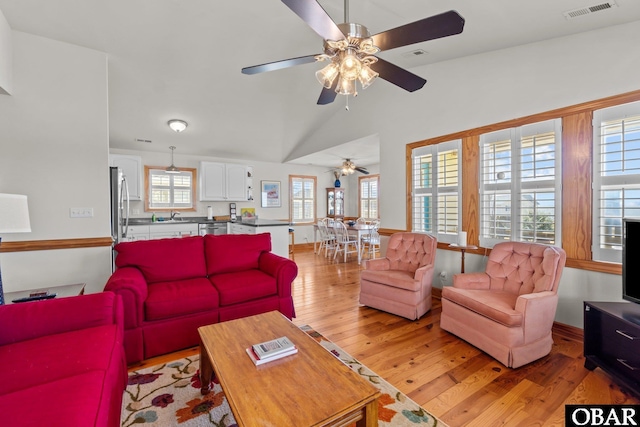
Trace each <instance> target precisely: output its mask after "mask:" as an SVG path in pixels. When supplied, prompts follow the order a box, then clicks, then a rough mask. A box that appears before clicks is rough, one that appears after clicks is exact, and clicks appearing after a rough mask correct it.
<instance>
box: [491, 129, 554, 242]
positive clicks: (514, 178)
mask: <svg viewBox="0 0 640 427" xmlns="http://www.w3.org/2000/svg"><path fill="white" fill-rule="evenodd" d="M561 133H562V123H561V120H560V119H556V120H548V121H544V122H538V123H533V124H529V125H525V126H521V127H517V128H510V129H503V130H500V131H496V132H491V133H485V134H482V135H480V244H481V245H482V246H484V247H493V245H495V244H496V243H499V242H502V241H506V240H512V241H524V242H537V243H545V244H559V241H560V226H559V222H560V218H561V215H560V212H561V210H560V209H561V204H560V196H561V191H560V190H561V186H560V180H559V179H556V178H559V177H560V176H561V175H560V149H561V144H560V139H561Z"/></svg>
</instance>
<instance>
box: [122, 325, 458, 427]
mask: <svg viewBox="0 0 640 427" xmlns="http://www.w3.org/2000/svg"><path fill="white" fill-rule="evenodd" d="M301 329H302V330H303V331H305V332H306V333H307V334H309V336H311V337H312V338H314V339H315V340H316V341H318V342H319V343H320V344H321V345H322V346H323V347H324V348H325V349H327V351H330V352H331V353H332V354H333V355H334V356H336V357H337V358H338V359H340V360H341V361H342V362H343V363H345V364H346V365H347V366H349V367H350V368H351V369H352V370H354V371H355V372H357V373H358V374H360V375H361V376H362V377H363V378H365V379H366V380H367V381H370V382H371V383H372V384H373V385H374V386H376V387H377V388H378V389H380V391H381V392H382V395H381V396H380V398H379V400H378V418H379V425H380V426H382V427H386V426H397V427H405V426H407V427H409V426H429V427H436V426H438V427H446V424H444V423H443V422H442V421H440V420H438V419H437V418H435V417H434V416H432V415H431V414H429V413H428V412H427V411H425V410H424V409H423V408H421V407H420V406H419V405H418V404H417V403H415V402H414V401H412V400H411V399H409V398H408V397H407V396H406V395H404V394H403V393H401V392H400V391H398V390H397V389H396V388H395V387H393V386H392V385H391V384H389V383H388V382H386V381H385V380H384V379H382V378H380V377H379V376H378V375H376V374H375V373H374V372H372V371H371V370H370V369H368V368H367V367H366V366H364V365H363V364H362V363H360V362H358V361H357V360H356V359H354V358H353V357H351V356H350V355H349V354H347V353H346V352H345V351H344V350H342V349H341V348H340V347H338V346H337V345H335V344H334V343H332V342H331V341H329V340H327V339H326V338H324V337H323V336H322V335H321V334H320V333H318V332H316V331H314V330H313V329H312V328H310V327H309V326H302V327H301ZM199 367H200V362H199V360H198V356H193V357H187V358H184V359H180V360H176V361H174V362H170V363H166V364H163V365H158V366H153V367H151V368H146V369H141V370H138V371H133V372H130V373H129V383H128V385H127V389H126V391H125V394H124V398H123V404H122V418H121V421H122V426H123V427H129V426H134V425H142V426H144V427H147V426H148V427H152V426H153V427H159V426H184V427H199V426H215V427H235V426H237V424H236V421H235V419H234V418H233V414H232V413H231V409H230V408H229V405H228V403H227V399H226V398H225V396H224V392H223V391H222V388H221V387H220V384H219V383H218V382H217V381H216V380H214V383H213V384H212V387H211V392H210V393H209V394H208V395H206V396H202V395H201V394H200V378H199V371H198V369H199ZM283 427H284V426H283Z"/></svg>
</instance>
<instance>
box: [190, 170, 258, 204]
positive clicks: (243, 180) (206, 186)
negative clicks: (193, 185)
mask: <svg viewBox="0 0 640 427" xmlns="http://www.w3.org/2000/svg"><path fill="white" fill-rule="evenodd" d="M247 171H248V167H247V166H246V165H241V164H233V163H216V162H200V171H199V175H200V201H202V202H204V201H225V202H234V201H235V202H241V201H246V200H247V199H248V194H249V193H248V187H247Z"/></svg>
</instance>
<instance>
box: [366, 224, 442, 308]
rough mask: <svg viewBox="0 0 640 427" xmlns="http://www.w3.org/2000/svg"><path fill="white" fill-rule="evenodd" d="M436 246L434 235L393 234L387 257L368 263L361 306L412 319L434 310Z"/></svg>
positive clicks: (371, 260)
mask: <svg viewBox="0 0 640 427" xmlns="http://www.w3.org/2000/svg"><path fill="white" fill-rule="evenodd" d="M436 246H437V240H436V238H435V237H434V236H432V235H430V234H422V233H395V234H393V235H392V236H391V237H390V238H389V246H388V247H387V252H386V256H385V257H384V258H377V259H370V260H367V261H365V270H363V271H362V272H361V273H360V304H364V305H366V306H369V307H373V308H377V309H379V310H383V311H387V312H389V313H393V314H396V315H398V316H402V317H406V318H407V319H411V320H414V319H418V318H420V317H421V316H422V315H424V314H425V313H426V312H427V311H429V310H430V309H431V281H432V280H433V268H434V262H435V257H436Z"/></svg>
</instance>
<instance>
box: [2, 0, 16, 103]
mask: <svg viewBox="0 0 640 427" xmlns="http://www.w3.org/2000/svg"><path fill="white" fill-rule="evenodd" d="M12 62H13V43H12V42H11V27H9V23H8V22H7V20H6V19H5V17H4V14H3V13H2V11H1V10H0V95H2V94H11V92H12V91H13V66H12Z"/></svg>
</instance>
